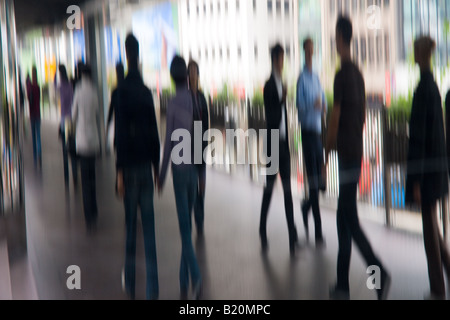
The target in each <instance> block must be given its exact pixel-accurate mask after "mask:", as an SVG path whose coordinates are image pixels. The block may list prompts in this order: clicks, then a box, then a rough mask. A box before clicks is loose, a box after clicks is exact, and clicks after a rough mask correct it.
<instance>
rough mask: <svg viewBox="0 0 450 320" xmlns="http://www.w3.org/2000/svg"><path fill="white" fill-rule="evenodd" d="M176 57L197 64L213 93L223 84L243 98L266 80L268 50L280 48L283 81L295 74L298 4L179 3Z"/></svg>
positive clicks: (288, 0) (247, 0)
mask: <svg viewBox="0 0 450 320" xmlns="http://www.w3.org/2000/svg"><path fill="white" fill-rule="evenodd" d="M178 15H179V19H178V21H179V24H180V25H179V31H180V35H179V36H180V53H181V55H182V56H183V57H185V58H186V60H189V58H192V59H194V60H196V61H197V62H198V63H199V68H200V81H201V84H202V87H203V88H204V89H205V91H207V92H209V93H212V94H214V93H215V92H218V91H221V89H222V87H223V85H224V84H227V85H228V86H229V89H231V90H233V91H234V92H235V93H236V94H239V95H241V96H243V95H244V92H245V95H246V96H248V97H251V96H253V92H254V91H255V90H257V89H259V88H262V87H263V85H264V83H265V81H266V80H267V79H268V77H269V76H270V71H271V59H270V48H271V47H272V46H273V45H274V44H275V43H276V42H279V43H280V44H281V45H282V46H283V47H284V48H285V75H284V77H285V81H287V83H288V85H292V83H295V81H296V78H297V76H298V70H299V58H298V57H299V40H298V28H297V21H298V17H297V16H298V5H297V0H179V5H178Z"/></svg>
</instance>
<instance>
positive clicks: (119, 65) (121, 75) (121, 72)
mask: <svg viewBox="0 0 450 320" xmlns="http://www.w3.org/2000/svg"><path fill="white" fill-rule="evenodd" d="M116 75H117V84H120V83H121V82H122V81H123V80H124V79H125V70H124V67H123V63H122V62H118V63H117V64H116Z"/></svg>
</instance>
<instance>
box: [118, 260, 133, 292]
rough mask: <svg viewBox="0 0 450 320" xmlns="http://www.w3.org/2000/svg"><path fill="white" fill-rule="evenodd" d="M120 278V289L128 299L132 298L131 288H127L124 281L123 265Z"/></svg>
mask: <svg viewBox="0 0 450 320" xmlns="http://www.w3.org/2000/svg"><path fill="white" fill-rule="evenodd" d="M120 278H121V282H122V291H123V292H124V293H125V294H126V295H127V297H128V299H130V300H134V293H132V292H131V290H129V289H128V288H127V285H126V283H125V267H123V268H122V272H121V277H120Z"/></svg>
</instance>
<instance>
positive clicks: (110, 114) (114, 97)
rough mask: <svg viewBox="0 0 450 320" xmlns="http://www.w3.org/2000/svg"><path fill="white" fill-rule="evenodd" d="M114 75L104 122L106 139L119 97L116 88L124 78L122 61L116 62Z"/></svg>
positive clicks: (107, 145)
mask: <svg viewBox="0 0 450 320" xmlns="http://www.w3.org/2000/svg"><path fill="white" fill-rule="evenodd" d="M116 76H117V87H116V88H115V89H114V90H113V92H112V94H111V103H110V105H109V111H108V120H107V122H106V140H108V138H109V127H110V125H111V121H112V119H113V116H114V113H115V109H116V105H117V101H118V99H119V97H118V93H119V90H118V88H119V87H120V85H121V84H122V83H123V80H124V79H125V71H124V68H123V64H122V62H118V63H117V64H116ZM114 146H115V142H114ZM106 150H107V151H109V144H108V141H106Z"/></svg>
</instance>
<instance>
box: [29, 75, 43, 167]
mask: <svg viewBox="0 0 450 320" xmlns="http://www.w3.org/2000/svg"><path fill="white" fill-rule="evenodd" d="M27 95H28V101H29V104H30V122H31V138H32V139H33V159H34V165H35V166H36V165H39V166H42V150H41V148H42V146H41V88H40V87H39V84H38V79H37V69H36V67H33V69H32V82H29V83H27Z"/></svg>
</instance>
